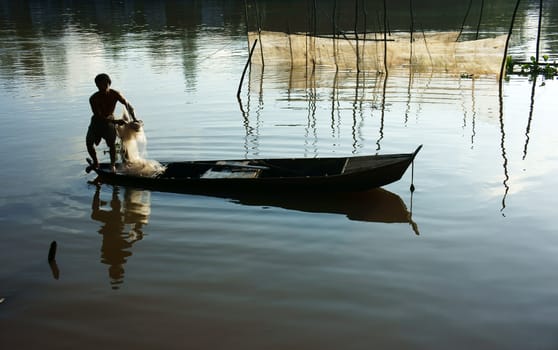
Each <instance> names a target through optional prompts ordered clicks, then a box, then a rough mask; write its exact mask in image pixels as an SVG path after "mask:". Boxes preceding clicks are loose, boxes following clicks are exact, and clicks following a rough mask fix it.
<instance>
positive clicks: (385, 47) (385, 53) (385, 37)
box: [384, 0, 388, 80]
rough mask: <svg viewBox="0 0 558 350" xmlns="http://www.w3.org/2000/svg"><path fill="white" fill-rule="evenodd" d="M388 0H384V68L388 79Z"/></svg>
mask: <svg viewBox="0 0 558 350" xmlns="http://www.w3.org/2000/svg"><path fill="white" fill-rule="evenodd" d="M387 32H388V29H387V1H386V0H384V69H385V71H386V80H387V74H388V63H387Z"/></svg>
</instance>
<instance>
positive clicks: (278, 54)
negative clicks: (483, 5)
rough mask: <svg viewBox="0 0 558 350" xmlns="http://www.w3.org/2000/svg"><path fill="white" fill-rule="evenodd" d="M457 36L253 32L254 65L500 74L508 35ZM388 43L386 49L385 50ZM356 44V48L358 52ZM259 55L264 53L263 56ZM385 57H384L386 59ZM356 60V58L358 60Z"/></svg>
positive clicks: (453, 33)
mask: <svg viewBox="0 0 558 350" xmlns="http://www.w3.org/2000/svg"><path fill="white" fill-rule="evenodd" d="M458 35H459V33H458V32H432V33H414V35H413V40H412V42H411V37H410V33H392V34H391V35H388V37H387V41H385V42H384V39H383V38H384V34H383V33H379V34H378V33H367V34H366V36H364V35H363V34H360V35H359V40H356V38H355V36H354V35H352V36H343V35H340V36H335V37H333V36H330V37H325V36H324V37H316V36H307V35H305V34H287V33H281V32H266V31H264V32H261V33H260V34H258V33H256V32H251V33H249V39H250V42H251V43H252V42H254V40H255V39H259V40H260V43H261V47H260V44H258V45H256V50H255V51H254V54H253V56H252V61H253V63H257V64H258V63H261V58H262V56H263V60H264V64H265V65H266V66H267V65H291V66H292V67H297V66H299V67H300V66H304V65H312V64H315V65H324V66H332V67H335V66H337V67H339V68H341V69H356V68H357V65H358V68H359V69H360V70H364V71H384V70H385V65H386V64H387V68H388V69H389V68H401V67H409V66H411V67H412V69H413V70H415V71H436V72H447V73H458V74H461V73H468V74H499V72H500V66H501V63H502V57H503V55H504V49H505V43H506V35H499V36H496V37H493V38H485V39H479V40H465V41H458V40H457V38H458ZM384 44H385V47H384ZM357 45H358V47H357ZM260 50H261V51H260ZM384 57H385V58H386V59H385V60H384ZM357 58H358V59H357Z"/></svg>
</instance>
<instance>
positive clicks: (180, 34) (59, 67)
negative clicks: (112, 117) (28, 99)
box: [0, 0, 245, 86]
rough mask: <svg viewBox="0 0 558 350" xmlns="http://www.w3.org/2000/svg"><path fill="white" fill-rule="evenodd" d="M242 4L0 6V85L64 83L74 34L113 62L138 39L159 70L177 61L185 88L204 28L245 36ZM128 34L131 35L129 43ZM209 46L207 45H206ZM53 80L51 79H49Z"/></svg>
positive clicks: (1, 1)
mask: <svg viewBox="0 0 558 350" xmlns="http://www.w3.org/2000/svg"><path fill="white" fill-rule="evenodd" d="M243 9H244V3H243V2H242V1H232V2H231V1H225V0H221V1H212V2H210V3H208V2H207V1H202V0H195V1H188V2H180V1H170V0H169V1H157V2H155V1H150V0H125V1H120V2H114V1H110V0H95V1H75V2H71V3H67V2H56V1H54V2H43V1H33V0H20V1H10V0H0V25H1V26H2V29H3V30H2V31H0V48H1V49H2V55H1V56H0V72H1V73H2V75H3V77H4V79H6V80H8V81H9V80H13V79H16V78H17V77H18V75H23V76H25V77H29V78H28V79H26V80H28V81H32V82H35V81H36V80H37V79H39V80H43V79H44V77H45V76H47V75H48V76H49V78H58V79H60V78H62V79H64V78H65V79H69V78H68V77H66V75H67V71H66V67H67V60H68V59H67V58H66V45H67V42H66V40H67V36H68V35H69V34H77V36H78V38H79V40H82V39H84V40H85V42H84V44H85V45H87V40H90V39H89V37H83V36H82V34H83V33H87V34H95V36H94V37H93V38H94V40H95V44H97V40H100V41H101V42H102V44H103V49H104V50H105V51H106V52H107V53H108V54H109V55H113V56H116V57H118V56H119V55H121V54H122V52H123V51H124V50H127V49H128V48H129V47H130V41H131V40H132V39H135V38H137V37H140V38H141V45H142V47H143V48H144V49H145V50H146V51H147V52H149V53H151V54H150V56H151V58H152V60H153V61H154V62H155V64H156V65H160V66H164V65H165V61H166V59H168V57H169V56H170V55H172V56H173V57H174V56H176V55H179V56H180V57H181V59H182V60H183V62H184V63H183V66H184V72H185V77H186V81H187V84H188V85H189V86H194V85H195V80H196V72H197V69H198V68H197V63H198V62H197V60H196V57H197V52H198V47H197V43H198V41H199V40H200V38H202V37H201V36H202V35H205V34H203V30H202V28H203V27H204V26H214V27H217V28H225V30H226V31H227V32H228V33H231V34H235V35H238V34H241V33H245V30H244V27H243V21H244V19H243V16H241V15H240V14H242V13H243ZM130 34H137V35H136V36H135V37H131V36H130ZM208 40H209V39H208ZM53 75H54V76H53Z"/></svg>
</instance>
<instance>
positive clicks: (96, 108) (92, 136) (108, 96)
mask: <svg viewBox="0 0 558 350" xmlns="http://www.w3.org/2000/svg"><path fill="white" fill-rule="evenodd" d="M95 85H97V88H98V89H99V91H97V92H95V93H94V94H93V95H91V97H90V98H89V103H90V104H91V110H92V111H93V116H92V117H91V123H90V124H89V129H88V130H87V136H86V138H85V142H86V145H87V152H89V155H90V156H91V158H92V159H93V165H92V166H93V168H95V169H97V168H98V167H99V160H98V159H97V153H96V152H95V146H98V145H99V143H100V142H101V139H105V141H106V143H107V146H108V147H109V154H110V164H111V166H112V171H113V172H115V171H116V167H115V165H116V127H115V125H116V124H118V125H123V124H126V121H125V120H123V119H115V118H114V114H113V113H114V109H115V108H116V102H120V103H122V104H123V105H124V106H125V107H126V110H127V111H128V114H129V115H130V116H131V117H132V119H133V121H134V122H135V123H138V120H137V119H136V117H135V115H134V108H133V107H132V105H130V103H129V102H128V101H127V100H126V99H125V98H124V96H122V94H121V93H120V92H118V91H116V90H113V89H111V88H110V85H111V80H110V77H109V76H108V75H107V74H105V73H101V74H99V75H97V76H96V77H95Z"/></svg>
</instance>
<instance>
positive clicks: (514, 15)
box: [499, 0, 521, 93]
mask: <svg viewBox="0 0 558 350" xmlns="http://www.w3.org/2000/svg"><path fill="white" fill-rule="evenodd" d="M520 2H521V0H517V2H516V3H515V8H514V10H513V14H512V19H511V23H510V28H509V29H508V37H507V38H506V45H505V46H504V57H503V58H502V65H501V66H500V79H499V85H500V93H502V91H501V90H502V79H504V68H505V67H506V59H507V55H508V47H509V45H510V38H511V35H512V32H513V24H514V22H515V17H516V16H517V9H518V8H519V3H520Z"/></svg>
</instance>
